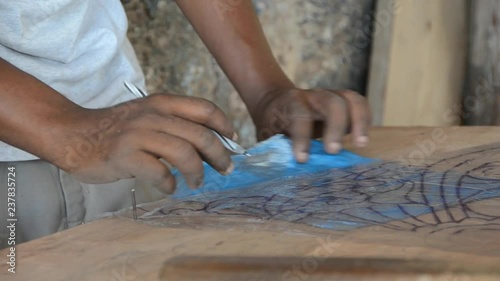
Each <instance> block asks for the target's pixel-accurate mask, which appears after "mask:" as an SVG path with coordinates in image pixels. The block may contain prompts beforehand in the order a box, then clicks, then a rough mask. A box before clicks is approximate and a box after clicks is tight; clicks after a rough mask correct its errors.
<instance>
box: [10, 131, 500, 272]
mask: <svg viewBox="0 0 500 281" xmlns="http://www.w3.org/2000/svg"><path fill="white" fill-rule="evenodd" d="M499 140H500V128H493V127H475V128H458V127H457V128H445V129H440V128H375V129H373V130H372V132H371V143H370V146H369V147H367V148H364V149H354V148H350V149H351V150H352V151H354V152H356V153H358V154H360V155H363V156H368V157H376V158H379V159H382V160H384V161H394V160H396V161H399V162H403V163H402V165H416V164H415V163H418V165H420V166H425V167H432V169H434V170H436V171H441V172H443V171H446V173H448V172H449V173H455V174H459V175H464V174H468V175H472V176H483V177H487V178H489V179H490V185H491V183H493V185H495V184H496V183H498V185H497V187H496V188H498V189H500V141H499ZM420 158H423V159H420ZM457 161H458V162H457ZM457 163H459V164H457ZM460 163H461V164H460ZM426 165H427V166H426ZM478 167H482V168H481V169H480V168H478ZM450 171H451V172H450ZM494 188H495V187H494ZM495 190H496V191H498V190H497V189H495ZM168 200H169V199H168ZM168 200H167V201H168ZM167 201H165V202H167ZM165 202H158V203H154V204H152V205H147V206H142V209H143V210H145V211H150V210H152V209H154V208H155V207H158V206H161V205H162V204H165ZM464 206H466V208H467V210H462V208H464ZM464 214H467V215H464ZM165 221H166V222H165ZM409 226H416V227H409ZM417 226H418V227H417ZM6 253H7V252H6V251H5V250H4V251H2V252H0V259H5V256H6ZM7 268H8V267H7V265H6V264H5V263H4V262H2V263H0V279H1V280H50V281H57V280H61V281H69V280H106V281H107V280H117V281H122V280H127V281H140V280H450V281H451V280H500V197H495V195H491V196H490V197H489V199H485V200H477V201H474V202H469V203H468V204H466V205H457V206H455V207H453V206H450V207H449V208H446V209H443V210H436V211H435V212H432V213H427V214H423V215H421V216H418V217H416V218H414V217H408V218H406V219H404V220H400V221H397V220H392V221H389V222H387V223H386V224H374V225H369V226H366V227H360V228H355V229H351V230H348V231H333V230H328V229H321V228H316V227H311V226H306V225H301V224H296V223H288V222H284V221H279V220H265V221H259V220H251V219H245V218H238V217H228V216H222V215H221V216H213V215H212V216H209V215H207V216H206V217H204V216H203V215H200V216H196V217H190V218H187V219H186V218H180V217H172V218H171V219H169V218H168V217H167V218H166V219H164V220H163V222H162V223H158V224H155V223H154V221H143V220H138V221H134V220H132V219H131V214H130V212H128V211H125V212H122V213H120V214H118V215H114V216H112V217H108V218H104V219H101V220H99V221H95V222H92V223H88V224H85V225H82V226H79V227H76V228H73V229H70V230H67V231H63V232H60V233H57V234H54V235H51V236H48V237H45V238H41V239H38V240H35V241H31V242H28V243H25V244H21V245H18V247H17V268H16V269H17V273H16V274H11V273H8V272H7Z"/></svg>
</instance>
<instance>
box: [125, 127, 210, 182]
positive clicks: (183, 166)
mask: <svg viewBox="0 0 500 281" xmlns="http://www.w3.org/2000/svg"><path fill="white" fill-rule="evenodd" d="M135 135H140V136H141V137H140V138H138V137H136V145H137V146H139V147H140V148H141V150H143V151H145V152H148V153H151V154H153V155H155V156H157V157H161V158H163V159H165V160H166V161H167V162H168V163H170V164H172V165H173V166H175V167H177V169H178V170H179V171H180V172H181V174H182V175H183V176H184V178H185V179H186V183H187V184H188V185H189V186H190V187H191V188H199V187H200V186H201V185H202V184H203V163H202V160H201V158H200V156H199V155H198V152H197V151H196V149H195V148H194V147H193V146H192V145H191V144H190V143H189V142H187V141H185V140H183V139H181V138H179V137H176V136H172V135H168V134H164V133H160V132H153V131H150V130H142V131H139V130H138V131H136V132H135Z"/></svg>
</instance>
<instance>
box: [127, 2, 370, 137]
mask: <svg viewBox="0 0 500 281" xmlns="http://www.w3.org/2000/svg"><path fill="white" fill-rule="evenodd" d="M193 1H212V0H193ZM214 1H215V0H214ZM373 2H374V0H286V1H278V0H276V1H271V0H254V6H255V8H256V11H257V13H258V15H259V18H260V20H261V22H262V25H263V27H264V31H265V33H266V36H267V37H268V40H269V41H270V44H271V47H272V49H273V52H274V54H275V56H276V57H277V58H278V61H279V62H280V64H281V65H282V67H283V68H284V69H285V71H286V73H287V74H288V75H289V76H290V77H291V78H292V80H293V81H294V82H296V84H297V85H298V86H299V87H304V88H314V87H325V88H331V89H340V88H350V89H354V90H357V91H360V92H364V89H365V84H366V73H367V64H368V53H369V47H370V46H369V43H370V38H369V37H368V36H367V35H366V34H367V29H366V27H367V26H369V24H370V19H371V18H372V17H371V14H372V10H373V4H374V3H373ZM125 8H126V10H127V14H128V17H129V33H128V35H129V38H130V39H131V41H132V44H133V45H134V48H135V50H136V52H137V56H138V58H139V61H140V62H141V65H142V67H143V69H144V73H145V75H146V80H147V88H148V91H149V92H151V93H154V92H175V93H178V94H186V95H189V96H197V97H203V98H206V99H209V100H211V101H213V102H215V103H216V104H217V105H218V106H219V107H220V108H222V109H223V110H224V111H225V112H226V113H227V114H228V116H229V117H230V118H231V120H232V121H233V124H234V126H235V128H236V130H237V133H238V134H239V136H240V139H241V140H242V144H243V145H251V144H252V143H254V142H255V129H254V126H253V123H252V120H251V119H250V117H249V115H248V113H247V111H246V108H245V105H244V104H243V102H242V101H241V99H240V98H239V96H238V94H237V93H236V92H235V90H234V88H233V87H232V86H231V84H230V83H229V82H228V80H227V78H226V77H225V75H224V74H223V72H222V71H221V70H220V68H219V67H218V66H217V64H216V62H215V61H214V59H213V58H212V57H211V55H210V53H209V52H208V51H207V49H206V48H205V46H204V45H203V43H202V42H201V40H200V39H199V38H198V36H197V35H196V33H195V32H194V30H193V28H192V26H191V25H190V24H189V22H188V21H187V20H186V19H185V18H184V16H183V15H182V13H181V12H180V10H179V8H178V7H177V6H176V4H175V2H174V1H171V0H160V1H159V3H158V6H157V10H156V15H155V17H154V18H152V19H151V18H150V17H148V14H147V13H146V10H147V9H146V4H145V3H144V2H143V1H141V0H132V1H131V2H129V3H127V4H125Z"/></svg>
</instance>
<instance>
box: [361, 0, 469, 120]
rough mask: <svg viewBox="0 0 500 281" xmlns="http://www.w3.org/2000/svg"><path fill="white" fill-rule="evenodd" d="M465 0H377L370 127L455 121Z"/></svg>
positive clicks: (462, 62) (463, 51)
mask: <svg viewBox="0 0 500 281" xmlns="http://www.w3.org/2000/svg"><path fill="white" fill-rule="evenodd" d="M466 11H467V5H466V0H439V1H435V0H419V1H413V0H379V1H378V4H377V13H376V17H375V31H374V42H373V48H372V56H371V65H370V70H369V82H368V100H369V102H370V105H371V109H372V113H373V116H374V124H375V125H389V126H409V125H428V126H433V125H439V126H443V125H452V124H457V123H459V118H457V115H458V114H459V111H458V110H454V109H455V108H457V106H458V105H459V104H460V99H461V98H460V93H461V92H462V88H463V78H464V72H465V61H466V50H467V35H466V30H467V25H466V23H467V19H466V18H467V17H466V15H467V14H466Z"/></svg>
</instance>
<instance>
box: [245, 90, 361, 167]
mask: <svg viewBox="0 0 500 281" xmlns="http://www.w3.org/2000/svg"><path fill="white" fill-rule="evenodd" d="M251 113H252V117H253V119H254V121H255V123H256V126H257V137H258V138H259V140H263V139H266V138H268V137H270V136H272V135H274V134H278V133H284V134H287V135H288V136H290V137H291V139H292V141H293V150H294V154H295V157H296V159H297V161H298V162H306V161H307V160H308V157H309V145H310V139H311V138H318V137H322V138H323V143H324V146H325V151H327V152H328V153H337V152H339V151H340V149H341V148H342V144H341V140H342V137H343V136H344V134H346V133H347V132H348V131H350V132H352V135H353V141H354V144H355V145H357V146H365V145H366V144H367V142H368V127H369V125H370V119H371V117H370V110H369V106H368V103H367V102H366V100H365V98H364V97H363V96H361V95H360V94H358V93H356V92H353V91H349V90H342V91H330V90H299V89H285V90H276V91H273V92H270V93H268V94H266V95H264V97H263V98H262V99H261V101H260V102H259V103H258V105H257V106H256V107H255V109H254V111H253V112H251Z"/></svg>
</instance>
